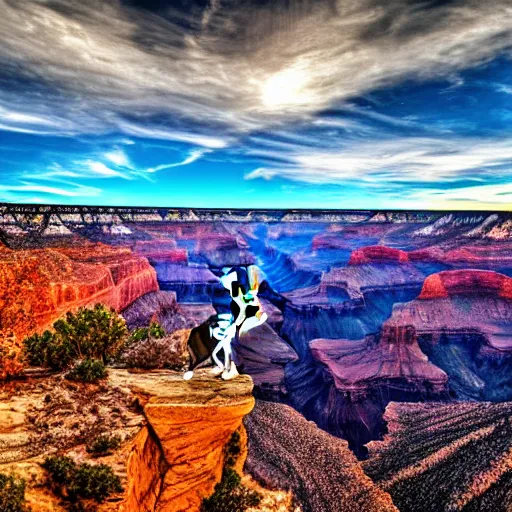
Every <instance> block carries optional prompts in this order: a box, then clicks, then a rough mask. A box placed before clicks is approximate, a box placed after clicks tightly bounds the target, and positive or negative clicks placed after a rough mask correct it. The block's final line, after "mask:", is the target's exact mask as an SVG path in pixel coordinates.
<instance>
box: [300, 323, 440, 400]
mask: <svg viewBox="0 0 512 512" xmlns="http://www.w3.org/2000/svg"><path fill="white" fill-rule="evenodd" d="M310 346H311V352H312V355H313V357H314V358H315V359H316V360H317V361H319V362H321V363H322V364H323V365H325V367H326V369H327V371H328V372H329V374H330V375H331V376H332V377H333V379H334V385H335V386H336V389H337V390H338V391H339V392H341V393H342V394H343V395H347V394H349V395H350V397H351V399H352V400H355V401H357V400H358V399H359V398H364V397H365V396H366V395H367V394H368V393H369V392H371V390H372V389H375V388H377V387H379V386H383V387H385V388H387V389H388V390H389V389H391V388H395V389H397V390H401V391H402V392H403V393H404V395H406V394H407V393H408V392H413V393H417V394H419V395H423V396H427V395H429V394H435V393H438V394H440V395H441V394H443V393H446V383H447V380H448V378H447V376H446V374H445V373H444V372H443V371H441V370H440V369H439V368H437V367H436V366H434V365H433V364H431V363H430V362H429V361H428V358H427V356H425V354H423V352H422V351H421V349H420V347H419V345H418V340H417V336H416V331H415V329H414V327H410V326H399V327H397V326H391V325H386V324H385V325H384V326H383V328H382V330H381V333H380V336H379V337H378V339H377V340H376V339H375V337H373V336H370V337H368V338H367V339H365V340H359V341H357V340H356V341H353V340H326V339H323V340H322V339H319V340H313V341H312V342H311V343H310ZM404 398H405V396H404Z"/></svg>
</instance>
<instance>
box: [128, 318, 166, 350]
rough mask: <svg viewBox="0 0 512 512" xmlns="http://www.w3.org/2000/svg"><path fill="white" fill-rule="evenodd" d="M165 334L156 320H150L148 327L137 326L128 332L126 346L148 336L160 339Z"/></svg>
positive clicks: (143, 339)
mask: <svg viewBox="0 0 512 512" xmlns="http://www.w3.org/2000/svg"><path fill="white" fill-rule="evenodd" d="M164 336H165V330H164V328H163V327H162V326H161V325H160V324H159V323H158V322H151V323H150V324H149V327H137V328H136V329H133V331H132V332H130V335H129V336H128V339H127V341H126V346H130V345H132V344H134V343H139V342H141V341H145V340H147V339H148V338H156V339H160V338H163V337H164Z"/></svg>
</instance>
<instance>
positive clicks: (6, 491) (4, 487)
mask: <svg viewBox="0 0 512 512" xmlns="http://www.w3.org/2000/svg"><path fill="white" fill-rule="evenodd" d="M0 510H2V511H5V512H27V511H28V508H27V507H26V505H25V480H23V479H22V478H18V477H16V476H15V475H5V474H3V473H0Z"/></svg>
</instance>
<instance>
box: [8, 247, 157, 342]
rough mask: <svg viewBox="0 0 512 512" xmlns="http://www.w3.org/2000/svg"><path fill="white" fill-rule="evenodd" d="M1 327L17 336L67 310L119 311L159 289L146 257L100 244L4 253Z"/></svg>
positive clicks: (36, 327)
mask: <svg viewBox="0 0 512 512" xmlns="http://www.w3.org/2000/svg"><path fill="white" fill-rule="evenodd" d="M0 277H1V279H0V283H2V284H1V289H0V306H1V308H0V309H1V313H0V329H1V328H6V327H9V328H10V329H12V330H13V331H14V332H15V333H16V334H17V335H18V336H19V337H23V336H25V335H26V334H28V333H30V332H32V331H34V330H38V329H42V328H44V327H46V326H48V325H49V324H51V323H52V322H53V321H55V320H56V319H57V318H59V317H61V316H62V315H63V314H64V313H65V312H67V311H69V310H74V309H76V308H78V307H80V306H85V305H89V304H94V303H98V302H100V303H104V304H106V305H108V306H110V307H113V308H115V309H116V310H118V311H119V310H121V309H123V308H124V307H126V306H127V305H129V304H130V303H132V302H133V301H134V300H135V299H137V298H138V297H140V296H141V295H144V294H145V293H148V292H150V291H154V290H157V289H158V283H157V280H156V273H155V271H154V270H153V268H152V267H151V266H150V265H149V263H148V261H147V259H146V258H143V257H141V256H136V255H134V254H133V253H132V252H131V251H130V250H129V249H121V248H113V247H108V246H105V245H102V244H95V245H93V244H91V245H84V246H81V247H72V248H56V249H36V250H27V251H11V252H2V253H0Z"/></svg>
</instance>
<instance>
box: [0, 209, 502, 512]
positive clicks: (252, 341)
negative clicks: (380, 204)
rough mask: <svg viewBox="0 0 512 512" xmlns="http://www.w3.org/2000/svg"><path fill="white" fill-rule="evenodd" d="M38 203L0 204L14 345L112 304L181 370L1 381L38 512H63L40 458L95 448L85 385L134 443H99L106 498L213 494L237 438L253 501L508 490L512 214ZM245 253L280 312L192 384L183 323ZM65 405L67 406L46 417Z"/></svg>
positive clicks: (498, 494) (192, 323)
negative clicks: (222, 375) (156, 337)
mask: <svg viewBox="0 0 512 512" xmlns="http://www.w3.org/2000/svg"><path fill="white" fill-rule="evenodd" d="M34 208H35V209H34V210H33V211H31V210H30V208H29V207H27V208H26V209H23V208H22V207H15V206H12V207H9V206H2V207H0V348H1V346H2V344H4V346H7V344H10V345H9V346H11V345H12V346H17V345H21V343H22V341H23V339H25V338H26V337H27V336H29V335H32V334H34V333H41V332H43V331H44V330H45V329H47V328H49V327H51V325H52V324H53V323H54V322H55V321H56V320H58V319H59V318H62V317H63V316H65V315H66V313H67V312H75V311H77V310H78V309H79V308H81V307H84V306H85V307H89V306H93V305H94V304H97V303H102V304H105V305H106V306H108V307H111V308H113V309H114V310H115V311H117V312H118V313H120V314H121V316H122V317H123V318H124V320H125V321H126V325H127V328H128V329H130V330H136V329H140V328H145V327H148V326H149V325H150V324H152V323H158V325H160V326H161V327H162V328H163V330H164V331H165V337H164V338H162V342H161V343H160V345H158V347H160V348H157V349H155V350H157V352H158V351H160V352H161V353H163V352H164V351H165V350H167V351H169V354H171V355H170V356H169V357H171V356H172V357H174V356H175V354H178V355H179V358H178V360H179V361H180V364H181V365H182V366H181V367H178V366H172V365H169V364H168V363H166V362H165V361H164V359H162V361H163V362H162V363H161V364H160V365H159V366H157V367H153V369H152V370H147V369H146V371H144V370H142V369H140V368H139V369H137V368H128V369H127V368H126V365H124V366H123V363H122V361H121V363H119V362H117V363H116V364H114V368H109V370H108V371H109V377H108V379H107V381H105V383H104V384H99V385H95V384H94V385H93V384H90V385H75V384H73V385H71V384H69V383H66V381H65V379H62V378H60V377H59V376H58V375H55V374H52V373H51V372H44V371H41V370H40V369H27V370H26V371H25V374H24V376H22V377H21V378H18V379H14V380H11V381H7V382H6V383H5V384H3V385H2V386H3V389H2V393H1V394H0V408H2V410H5V411H9V407H10V406H9V404H12V406H11V408H12V410H11V411H10V412H9V414H8V415H4V417H3V418H4V419H2V422H1V425H0V472H8V471H7V470H9V471H10V470H16V471H24V474H25V475H26V476H27V479H28V480H29V481H30V482H32V483H31V484H29V485H28V487H27V494H28V496H29V498H30V500H31V501H30V504H31V506H33V510H35V511H36V512H37V511H40V512H43V511H50V510H64V509H62V508H58V506H60V505H56V503H57V502H55V501H52V499H53V498H52V497H51V493H50V492H49V491H46V490H43V487H38V486H41V485H42V484H41V482H42V481H43V480H44V478H43V476H42V473H41V470H40V469H38V468H39V466H38V464H39V462H40V459H41V456H42V455H41V454H42V453H43V452H44V453H47V452H48V453H53V452H57V451H59V450H67V451H68V452H69V453H72V454H74V455H75V456H77V457H78V458H81V459H84V460H86V459H87V457H88V456H87V454H86V451H85V448H84V446H85V445H86V444H87V441H88V436H89V434H88V433H86V432H85V431H84V432H82V433H80V432H79V430H77V432H78V433H77V434H76V436H75V438H73V434H72V430H73V427H72V425H73V423H74V422H75V423H76V422H81V420H80V406H78V408H77V406H75V405H73V401H74V400H77V397H76V395H77V394H78V393H82V394H83V396H89V395H90V398H91V400H93V398H94V400H96V401H98V400H99V403H100V406H99V409H98V407H96V409H98V410H99V412H96V413H95V412H94V410H96V409H94V407H93V406H92V405H91V406H90V405H89V403H88V404H87V405H83V406H82V408H81V409H82V410H83V411H84V412H83V414H84V417H87V418H89V419H88V420H87V421H91V424H92V423H93V422H94V421H93V418H94V417H96V421H97V423H98V428H99V427H100V426H101V425H104V426H105V428H107V426H108V428H109V429H110V430H115V431H116V432H118V434H119V436H120V438H121V440H122V442H121V447H120V449H119V451H117V452H115V453H114V454H111V455H109V457H110V459H106V460H111V461H112V464H113V465H114V466H115V468H116V470H117V471H118V473H119V474H120V475H121V476H122V483H123V489H124V490H123V492H122V493H119V494H118V495H115V496H114V497H113V498H112V499H109V500H107V501H106V502H105V503H103V504H101V505H99V510H100V511H103V510H120V511H124V512H129V511H130V512H131V511H137V510H141V511H142V510H150V511H159V512H165V511H173V512H174V511H194V510H200V508H201V506H202V505H201V502H202V499H203V498H207V497H208V496H210V495H212V493H214V491H215V489H216V484H219V482H221V481H222V479H223V474H224V473H223V472H224V471H225V469H223V465H224V464H225V460H226V446H228V445H229V442H230V438H231V436H233V435H234V433H237V434H236V435H237V436H241V438H242V445H243V446H242V449H241V456H240V459H239V461H238V463H237V464H238V466H237V471H238V473H239V475H240V478H241V481H242V483H243V484H244V485H246V486H247V487H248V488H249V489H254V490H257V492H259V493H260V494H261V496H262V501H261V503H262V505H260V508H257V507H258V506H257V505H254V506H253V508H248V510H250V511H252V510H254V511H257V510H261V511H263V510H275V511H281V510H282V511H283V512H284V511H285V510H293V511H299V510H302V511H303V512H306V511H312V512H322V511H325V512H331V511H332V512H336V511H341V510H343V511H346V510H348V511H351V510H353V511H360V510H365V511H366V510H368V511H372V510H375V511H388V510H389V511H392V510H393V511H394V510H400V511H427V510H429V511H432V510H439V511H442V510H453V511H459V510H460V511H465V512H468V511H473V510H475V511H476V510H497V511H501V510H503V511H505V510H509V509H508V508H507V506H512V505H510V504H511V503H512V455H511V454H512V443H511V441H510V439H511V436H510V414H511V412H510V404H511V403H512V214H507V213H499V214H498V213H493V212H487V213H485V212H483V213H480V212H473V213H466V212H372V211H360V212H350V211H347V212H344V211H332V212H328V211H325V212H322V211H317V212H303V211H302V212H301V211H296V212H294V211H288V212H286V211H275V212H273V211H242V210H234V211H215V210H171V209H139V210H137V209H122V208H87V207H76V208H74V207H62V208H59V207H39V209H38V207H34ZM44 208H46V210H45V209H44ZM36 210H37V211H36ZM252 264H255V265H257V266H258V267H259V268H260V269H261V270H262V273H263V279H262V281H261V282H260V285H259V298H260V300H261V304H262V308H263V310H264V311H265V312H266V313H267V315H268V320H267V322H266V323H264V324H263V325H260V326H259V327H256V328H254V329H253V330H251V331H249V332H248V333H246V334H243V335H242V336H241V337H240V342H239V344H238V346H237V347H236V351H237V360H238V361H239V369H240V371H241V373H242V374H243V375H241V376H240V377H239V378H237V379H235V380H233V381H228V382H224V381H222V380H220V379H216V378H213V377H211V376H210V375H209V374H208V372H207V370H206V369H202V370H200V371H198V376H197V377H194V379H193V380H192V381H190V383H187V382H185V381H183V380H182V375H183V371H184V370H185V369H186V367H187V364H188V352H187V340H188V339H189V337H192V336H194V335H199V334H200V333H201V332H204V331H205V330H208V325H209V324H208V322H209V319H210V318H211V317H212V316H213V315H215V314H216V313H225V312H228V311H229V303H230V296H229V293H227V291H226V290H225V289H224V287H223V286H222V284H221V282H220V276H222V275H223V272H224V269H225V268H229V267H233V266H247V265H252ZM160 355H161V354H160ZM148 357H149V356H148ZM155 357H156V356H155ZM162 358H163V356H162ZM133 366H135V365H133ZM155 368H157V369H155ZM52 379H53V380H52ZM70 386H71V388H70ZM73 386H75V388H74V389H73ZM76 386H78V387H76ZM80 386H82V387H80ZM57 394H58V396H57ZM47 396H48V397H49V398H48V399H47V398H46V397H47ZM102 396H103V397H105V400H104V403H103V405H102V403H101V400H102V398H101V397H102ZM45 400H48V402H45ZM59 400H60V402H61V403H62V404H66V405H65V407H68V408H70V409H73V411H70V412H69V414H68V416H65V417H64V416H63V417H61V416H60V414H61V413H55V414H56V416H55V418H54V419H53V420H52V419H51V418H49V417H44V418H43V416H44V414H45V413H44V407H45V403H48V404H56V403H57V402H58V401H59ZM60 402H59V403H60ZM116 402H118V403H117V405H116ZM101 407H103V410H102V409H101ZM113 409H118V410H117V411H113ZM98 415H99V416H98ZM98 417H101V421H100V420H98V419H97V418H98ZM58 421H60V422H61V424H60V425H55V424H54V423H55V422H58ZM84 421H85V420H84ZM45 424H46V425H47V427H46V429H45V427H44V425H45ZM91 428H92V427H91ZM50 434H51V436H50ZM45 435H46V436H47V441H48V442H47V448H45V449H44V450H43V449H41V453H34V452H33V450H32V451H31V448H30V445H31V444H32V445H33V446H40V445H41V443H43V441H44V439H46V438H45V437H44V436H45ZM36 440H37V443H39V444H37V443H36ZM34 443H36V444H34ZM87 460H88V459H87ZM244 461H245V464H244ZM20 468H21V469H20ZM468 468H470V470H469V469H468ZM30 475H33V477H32V476H30ZM31 478H32V480H30V479H31ZM428 482H431V483H430V484H429V483H428ZM432 482H436V483H435V484H433V483H432ZM443 482H449V485H448V484H447V488H444V487H443V484H442V483H443ZM429 485H430V486H431V491H429V492H427V491H426V490H425V489H426V488H427V487H429ZM441 488H442V491H440V492H437V493H434V491H435V490H436V489H441ZM507 500H508V501H507ZM507 504H508V505H507ZM52 506H55V507H57V508H51V507H52ZM38 507H39V508H38ZM45 507H46V508H45ZM265 507H267V508H265ZM280 507H281V508H280ZM283 507H284V508H283ZM479 507H480V508H479ZM485 507H487V508H485Z"/></svg>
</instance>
